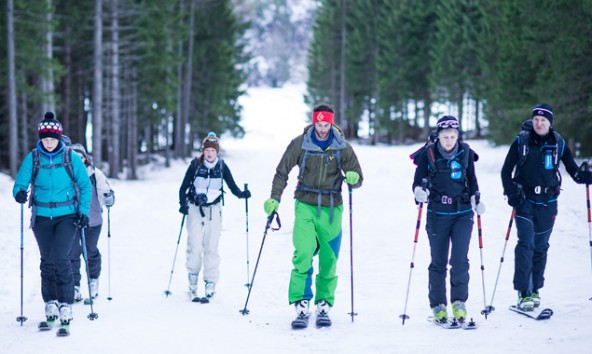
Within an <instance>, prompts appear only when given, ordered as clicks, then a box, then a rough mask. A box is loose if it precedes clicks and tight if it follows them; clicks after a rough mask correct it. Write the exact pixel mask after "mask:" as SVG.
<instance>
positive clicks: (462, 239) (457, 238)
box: [426, 211, 473, 307]
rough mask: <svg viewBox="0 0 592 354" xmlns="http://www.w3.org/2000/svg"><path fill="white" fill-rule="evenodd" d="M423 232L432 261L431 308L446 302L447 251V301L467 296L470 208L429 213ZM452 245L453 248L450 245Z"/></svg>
mask: <svg viewBox="0 0 592 354" xmlns="http://www.w3.org/2000/svg"><path fill="white" fill-rule="evenodd" d="M426 231H427V233H428V238H429V240H430V253H431V256H432V261H431V263H430V266H429V267H428V273H429V300H430V307H435V306H437V305H439V304H447V303H448V302H447V301H446V271H447V266H448V253H449V252H450V303H452V302H454V301H457V300H460V301H463V302H465V301H467V299H468V297H469V259H468V257H467V255H468V253H469V244H470V242H471V233H472V231H473V211H470V212H467V213H462V214H454V215H441V214H436V213H434V212H428V216H427V222H426ZM451 245H452V248H451V247H450V246H451Z"/></svg>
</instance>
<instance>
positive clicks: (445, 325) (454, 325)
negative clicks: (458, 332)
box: [428, 316, 462, 329]
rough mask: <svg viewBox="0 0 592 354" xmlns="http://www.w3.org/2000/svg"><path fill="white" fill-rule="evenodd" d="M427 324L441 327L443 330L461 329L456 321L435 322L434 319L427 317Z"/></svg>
mask: <svg viewBox="0 0 592 354" xmlns="http://www.w3.org/2000/svg"><path fill="white" fill-rule="evenodd" d="M428 322H431V323H433V324H435V325H436V326H439V327H442V328H444V329H460V328H462V327H461V325H460V323H458V321H457V320H456V319H451V320H450V321H448V320H447V319H445V320H435V319H434V317H432V316H430V317H428Z"/></svg>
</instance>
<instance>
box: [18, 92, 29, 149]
mask: <svg viewBox="0 0 592 354" xmlns="http://www.w3.org/2000/svg"><path fill="white" fill-rule="evenodd" d="M20 104H21V114H20V116H21V119H20V121H21V147H20V149H21V154H20V155H21V156H26V155H27V153H28V151H29V150H30V147H29V134H28V133H27V132H28V131H29V121H28V119H27V116H28V113H29V111H28V110H27V93H26V92H23V93H21V103H20Z"/></svg>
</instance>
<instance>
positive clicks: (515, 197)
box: [508, 183, 526, 208]
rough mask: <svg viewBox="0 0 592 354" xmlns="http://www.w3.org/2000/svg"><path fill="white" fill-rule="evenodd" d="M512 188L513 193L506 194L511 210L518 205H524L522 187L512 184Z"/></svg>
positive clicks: (524, 197)
mask: <svg viewBox="0 0 592 354" xmlns="http://www.w3.org/2000/svg"><path fill="white" fill-rule="evenodd" d="M514 186H515V188H514V191H513V192H511V193H508V205H509V206H511V207H512V208H516V207H517V206H519V205H520V204H522V203H524V200H525V199H526V196H525V195H524V190H523V189H522V186H521V185H519V184H516V183H514Z"/></svg>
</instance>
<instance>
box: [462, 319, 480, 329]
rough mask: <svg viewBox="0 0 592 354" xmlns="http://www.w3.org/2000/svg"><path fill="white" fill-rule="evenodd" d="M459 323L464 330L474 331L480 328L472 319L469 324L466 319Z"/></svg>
mask: <svg viewBox="0 0 592 354" xmlns="http://www.w3.org/2000/svg"><path fill="white" fill-rule="evenodd" d="M458 322H459V323H460V326H461V327H462V329H464V330H473V329H477V328H479V325H477V322H475V321H473V319H472V318H471V320H470V321H469V322H467V321H466V320H464V319H463V320H462V321H458Z"/></svg>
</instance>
